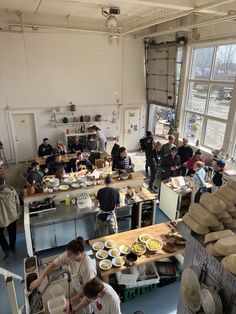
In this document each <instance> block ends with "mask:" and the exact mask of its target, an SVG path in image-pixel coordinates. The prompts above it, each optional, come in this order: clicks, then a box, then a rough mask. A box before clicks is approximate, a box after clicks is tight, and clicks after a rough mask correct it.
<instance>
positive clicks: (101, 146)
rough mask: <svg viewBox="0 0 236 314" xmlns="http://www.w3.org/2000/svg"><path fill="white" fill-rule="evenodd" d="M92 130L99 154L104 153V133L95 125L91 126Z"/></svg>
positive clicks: (105, 139) (105, 141)
mask: <svg viewBox="0 0 236 314" xmlns="http://www.w3.org/2000/svg"><path fill="white" fill-rule="evenodd" d="M91 129H92V130H94V131H96V135H97V140H98V144H99V149H98V150H99V151H100V152H105V151H106V145H107V138H106V135H105V134H104V132H103V131H102V130H101V129H100V128H99V127H97V126H96V125H93V126H92V127H91Z"/></svg>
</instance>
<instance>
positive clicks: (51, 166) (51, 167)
mask: <svg viewBox="0 0 236 314" xmlns="http://www.w3.org/2000/svg"><path fill="white" fill-rule="evenodd" d="M65 165H66V164H65V162H64V161H62V160H61V155H60V154H57V155H56V156H55V160H52V161H50V162H49V163H48V164H47V168H46V169H45V170H44V172H45V173H47V174H55V173H56V171H57V169H58V168H61V167H63V168H65Z"/></svg>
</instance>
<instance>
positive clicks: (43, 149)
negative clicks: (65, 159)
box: [38, 137, 52, 157]
mask: <svg viewBox="0 0 236 314" xmlns="http://www.w3.org/2000/svg"><path fill="white" fill-rule="evenodd" d="M51 153H52V146H51V145H50V144H49V139H48V138H46V137H45V138H44V139H43V143H42V144H41V145H39V148H38V156H39V157H43V156H47V155H51Z"/></svg>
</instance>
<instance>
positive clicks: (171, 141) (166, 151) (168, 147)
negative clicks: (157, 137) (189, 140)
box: [160, 135, 176, 158]
mask: <svg viewBox="0 0 236 314" xmlns="http://www.w3.org/2000/svg"><path fill="white" fill-rule="evenodd" d="M174 141H175V137H174V135H169V136H168V143H166V144H163V145H162V148H161V151H160V155H161V158H163V157H165V156H166V155H168V154H169V153H170V150H171V148H172V147H176V146H175V144H174Z"/></svg>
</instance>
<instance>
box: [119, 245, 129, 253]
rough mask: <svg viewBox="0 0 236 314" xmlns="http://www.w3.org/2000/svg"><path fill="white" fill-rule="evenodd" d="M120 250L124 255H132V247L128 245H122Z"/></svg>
mask: <svg viewBox="0 0 236 314" xmlns="http://www.w3.org/2000/svg"><path fill="white" fill-rule="evenodd" d="M119 250H120V252H121V253H122V254H129V253H130V246H129V245H127V244H122V245H121V246H120V247H119Z"/></svg>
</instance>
